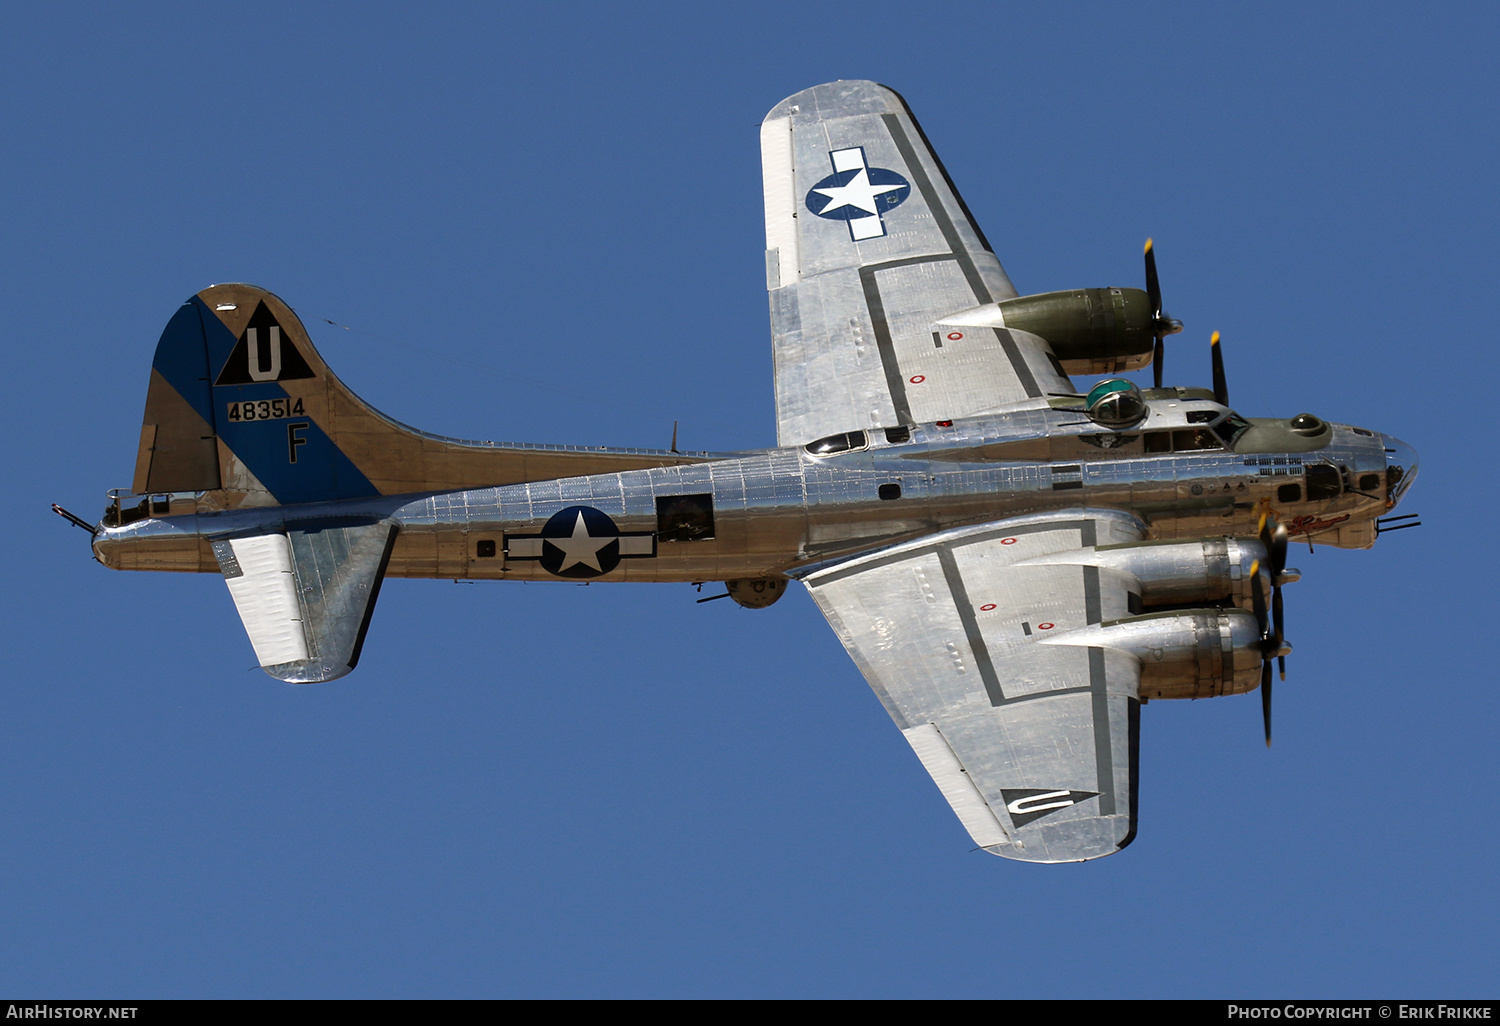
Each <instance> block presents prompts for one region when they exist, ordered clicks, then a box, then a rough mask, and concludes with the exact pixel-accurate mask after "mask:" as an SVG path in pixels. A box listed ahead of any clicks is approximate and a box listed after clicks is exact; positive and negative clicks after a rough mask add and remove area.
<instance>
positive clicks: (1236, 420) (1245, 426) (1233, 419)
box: [1214, 413, 1250, 449]
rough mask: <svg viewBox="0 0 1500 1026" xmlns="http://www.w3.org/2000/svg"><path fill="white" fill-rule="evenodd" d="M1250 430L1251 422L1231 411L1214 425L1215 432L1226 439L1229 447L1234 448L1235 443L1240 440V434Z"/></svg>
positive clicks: (1225, 442)
mask: <svg viewBox="0 0 1500 1026" xmlns="http://www.w3.org/2000/svg"><path fill="white" fill-rule="evenodd" d="M1249 430H1250V422H1249V421H1248V420H1246V419H1245V418H1244V417H1241V416H1240V415H1239V414H1238V413H1231V414H1230V415H1229V416H1227V417H1225V418H1224V419H1223V420H1221V421H1219V423H1217V424H1215V425H1214V434H1216V435H1218V436H1219V437H1220V438H1221V439H1223V440H1224V444H1225V445H1227V446H1228V447H1229V448H1231V449H1233V448H1234V443H1235V442H1237V441H1239V437H1240V435H1243V434H1244V433H1245V432H1246V431H1249Z"/></svg>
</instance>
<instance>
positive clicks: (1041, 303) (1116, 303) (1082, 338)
mask: <svg viewBox="0 0 1500 1026" xmlns="http://www.w3.org/2000/svg"><path fill="white" fill-rule="evenodd" d="M1153 313H1154V311H1153V310H1152V309H1151V300H1150V299H1149V298H1148V297H1147V295H1146V293H1145V292H1142V291H1141V290H1140V289H1125V288H1103V289H1072V290H1070V291H1067V292H1044V293H1041V294H1039V295H1035V296H1018V297H1017V298H1015V299H1006V300H1002V301H1001V302H999V303H990V304H988V305H987V306H981V307H976V308H975V309H973V310H966V311H964V312H963V313H961V314H955V315H953V316H952V317H945V318H944V319H943V321H942V324H941V326H940V327H948V326H952V327H956V328H961V327H987V328H1012V329H1015V330H1017V331H1029V332H1030V333H1032V334H1033V335H1040V336H1041V337H1042V338H1044V339H1046V340H1047V343H1048V344H1049V345H1050V346H1051V347H1052V352H1053V353H1054V354H1055V355H1056V356H1057V358H1058V360H1059V361H1060V362H1061V363H1062V366H1063V370H1064V371H1065V372H1067V373H1068V374H1118V373H1119V372H1121V371H1131V370H1139V369H1140V368H1142V367H1144V366H1146V365H1147V364H1148V363H1150V362H1151V352H1152V349H1153V347H1154V346H1155V344H1156V336H1155V335H1153V334H1152V333H1151V328H1152V315H1153Z"/></svg>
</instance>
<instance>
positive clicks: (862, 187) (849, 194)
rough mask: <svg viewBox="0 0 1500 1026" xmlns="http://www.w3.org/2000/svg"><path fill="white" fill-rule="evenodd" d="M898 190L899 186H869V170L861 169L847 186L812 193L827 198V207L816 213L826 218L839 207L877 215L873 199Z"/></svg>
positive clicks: (877, 211) (836, 186) (837, 186)
mask: <svg viewBox="0 0 1500 1026" xmlns="http://www.w3.org/2000/svg"><path fill="white" fill-rule="evenodd" d="M899 188H901V186H899V185H871V184H870V172H869V169H868V168H863V167H862V168H860V169H859V171H858V173H856V174H855V176H854V177H853V178H851V179H849V181H848V183H847V184H845V185H835V186H833V187H832V188H830V189H814V190H813V192H818V193H822V194H823V195H824V196H827V197H828V205H827V206H826V207H824V208H823V209H822V210H820V211H818V213H819V215H820V216H823V217H826V216H827V215H829V214H831V213H832V212H833V211H835V210H837V209H839V208H840V207H855V208H857V209H859V210H863V211H866V212H867V213H871V214H879V213H880V211H879V209H877V208H876V206H875V197H876V196H881V195H884V194H885V193H888V192H895V191H896V190H897V189H899Z"/></svg>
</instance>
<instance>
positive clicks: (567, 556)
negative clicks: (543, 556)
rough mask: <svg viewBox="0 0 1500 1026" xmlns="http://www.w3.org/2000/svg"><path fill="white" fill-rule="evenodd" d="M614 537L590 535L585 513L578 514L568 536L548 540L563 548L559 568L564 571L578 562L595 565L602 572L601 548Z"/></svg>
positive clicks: (559, 570) (559, 571) (560, 571)
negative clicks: (600, 562)
mask: <svg viewBox="0 0 1500 1026" xmlns="http://www.w3.org/2000/svg"><path fill="white" fill-rule="evenodd" d="M614 540H615V539H613V538H594V537H591V536H590V535H589V529H588V525H587V524H585V523H584V522H583V514H582V513H579V514H578V519H577V520H576V521H574V523H573V533H572V535H571V536H569V537H567V538H548V539H547V541H549V542H551V543H552V544H553V545H556V546H557V547H558V548H559V549H561V550H562V554H563V561H562V566H560V567H558V568H557V572H558V573H562V572H563V571H564V570H566V569H567V568H568V567H570V566H573V565H574V564H577V563H582V564H583V565H584V566H589V567H593V568H594V569H595V570H598V571H600V572H602V571H603V570H604V568H603V567H602V566H600V565H599V550H600V549H602V548H604V546H606V545H608V544H609V543H610V542H612V541H614Z"/></svg>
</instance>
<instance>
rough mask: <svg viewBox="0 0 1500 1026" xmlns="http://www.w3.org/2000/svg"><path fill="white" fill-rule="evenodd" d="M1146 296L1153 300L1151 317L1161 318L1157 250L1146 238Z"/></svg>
mask: <svg viewBox="0 0 1500 1026" xmlns="http://www.w3.org/2000/svg"><path fill="white" fill-rule="evenodd" d="M1146 296H1147V298H1149V299H1150V300H1151V319H1152V320H1154V321H1159V320H1161V282H1160V281H1159V280H1158V279H1157V277H1156V251H1155V250H1154V249H1152V248H1151V240H1150V239H1147V240H1146ZM1158 337H1160V336H1158Z"/></svg>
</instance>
